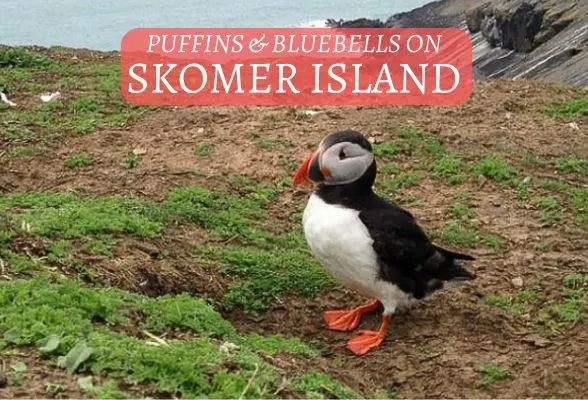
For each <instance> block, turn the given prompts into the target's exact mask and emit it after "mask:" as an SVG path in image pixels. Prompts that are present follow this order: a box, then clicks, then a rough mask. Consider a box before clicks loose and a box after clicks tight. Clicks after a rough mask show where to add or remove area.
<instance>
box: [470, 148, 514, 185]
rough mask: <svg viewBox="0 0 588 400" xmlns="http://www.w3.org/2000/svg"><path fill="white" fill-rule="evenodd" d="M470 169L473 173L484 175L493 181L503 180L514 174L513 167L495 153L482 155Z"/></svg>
mask: <svg viewBox="0 0 588 400" xmlns="http://www.w3.org/2000/svg"><path fill="white" fill-rule="evenodd" d="M471 170H472V172H473V173H474V174H475V175H478V176H484V177H486V178H488V179H492V180H494V181H505V180H508V179H510V178H512V177H513V176H514V174H515V171H514V169H513V168H512V167H511V166H510V165H508V163H507V162H506V161H505V160H504V159H503V158H502V157H500V156H498V155H496V154H488V155H486V156H484V157H482V158H481V159H480V160H478V161H476V162H475V163H474V164H473V165H472V167H471Z"/></svg>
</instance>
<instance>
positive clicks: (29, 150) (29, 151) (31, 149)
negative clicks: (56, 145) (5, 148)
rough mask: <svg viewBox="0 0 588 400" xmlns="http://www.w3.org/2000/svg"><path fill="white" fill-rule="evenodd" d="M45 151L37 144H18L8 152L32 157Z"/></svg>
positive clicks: (12, 154)
mask: <svg viewBox="0 0 588 400" xmlns="http://www.w3.org/2000/svg"><path fill="white" fill-rule="evenodd" d="M41 152H43V149H41V148H40V147H37V146H17V147H13V148H11V149H10V151H9V152H8V154H10V156H12V157H17V158H18V157H30V156H33V155H35V154H38V153H41Z"/></svg>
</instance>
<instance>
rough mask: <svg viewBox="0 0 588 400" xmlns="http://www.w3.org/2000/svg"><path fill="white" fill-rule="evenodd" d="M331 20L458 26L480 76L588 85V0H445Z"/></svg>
mask: <svg viewBox="0 0 588 400" xmlns="http://www.w3.org/2000/svg"><path fill="white" fill-rule="evenodd" d="M327 22H328V25H329V26H347V27H367V26H373V27H459V28H461V29H464V30H466V31H468V32H469V34H470V36H471V40H472V44H473V55H474V71H475V76H476V77H477V78H484V77H512V78H514V79H517V78H537V79H544V80H548V81H567V82H570V83H573V84H580V85H588V0H441V1H437V2H433V3H429V4H427V5H425V6H423V7H420V8H417V9H414V10H412V11H409V12H405V13H400V14H395V15H393V16H391V17H390V18H388V19H387V20H386V21H380V20H369V19H365V18H362V19H359V20H353V21H335V20H329V21H327Z"/></svg>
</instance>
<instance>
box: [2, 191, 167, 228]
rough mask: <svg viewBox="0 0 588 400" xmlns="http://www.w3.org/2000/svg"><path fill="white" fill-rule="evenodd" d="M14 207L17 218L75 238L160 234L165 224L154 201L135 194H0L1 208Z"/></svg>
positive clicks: (31, 224)
mask: <svg viewBox="0 0 588 400" xmlns="http://www.w3.org/2000/svg"><path fill="white" fill-rule="evenodd" d="M7 208H11V209H12V212H14V213H15V216H14V218H15V220H16V221H23V222H26V223H28V224H30V226H31V227H32V230H33V232H35V233H36V234H38V235H41V236H45V237H47V238H55V237H59V238H65V239H68V238H74V237H82V236H89V235H102V234H110V233H127V234H132V235H136V236H139V237H153V236H156V235H158V234H159V233H160V232H161V230H162V228H163V225H162V223H161V222H160V220H158V219H157V218H156V217H155V216H154V215H153V213H154V212H155V208H154V206H153V205H152V204H149V203H147V202H143V201H140V200H137V199H133V198H124V197H110V198H89V199H82V198H80V197H78V196H75V195H73V194H65V193H52V192H38V193H23V194H18V195H14V196H10V197H4V198H0V209H7Z"/></svg>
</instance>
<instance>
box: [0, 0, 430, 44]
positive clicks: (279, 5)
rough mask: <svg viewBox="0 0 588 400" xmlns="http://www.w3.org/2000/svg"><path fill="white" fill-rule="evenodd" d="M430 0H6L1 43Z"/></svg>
mask: <svg viewBox="0 0 588 400" xmlns="http://www.w3.org/2000/svg"><path fill="white" fill-rule="evenodd" d="M427 2H429V0H393V1H381V0H363V1H357V0H215V1H205V0H102V1H92V0H2V1H0V4H1V5H0V18H1V20H0V44H9V45H40V46H55V45H59V46H66V47H76V48H89V49H96V50H119V49H120V41H121V39H122V37H123V36H124V34H125V33H126V32H127V31H129V30H130V29H133V28H138V27H176V28H179V27H183V28H198V27H211V28H212V27H214V28H216V27H219V28H222V27H269V28H277V27H298V26H300V27H302V26H307V27H320V26H324V21H325V20H326V19H328V18H334V19H340V18H343V19H353V18H361V17H366V18H380V19H383V20H385V19H386V18H388V17H389V16H390V15H392V14H396V13H398V12H403V11H409V10H412V9H413V8H416V7H420V6H422V5H424V4H426V3H427Z"/></svg>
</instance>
